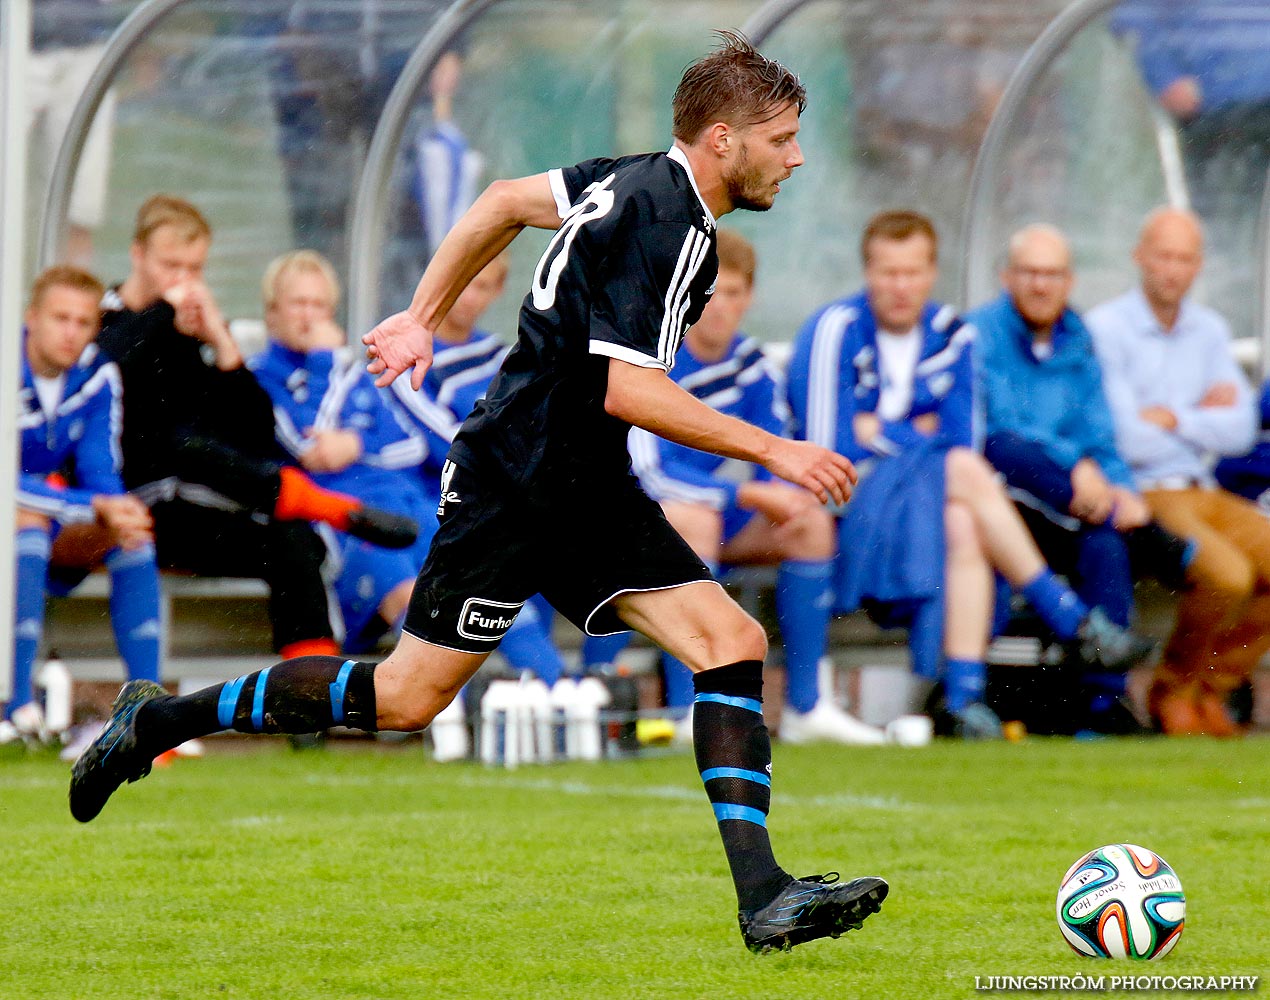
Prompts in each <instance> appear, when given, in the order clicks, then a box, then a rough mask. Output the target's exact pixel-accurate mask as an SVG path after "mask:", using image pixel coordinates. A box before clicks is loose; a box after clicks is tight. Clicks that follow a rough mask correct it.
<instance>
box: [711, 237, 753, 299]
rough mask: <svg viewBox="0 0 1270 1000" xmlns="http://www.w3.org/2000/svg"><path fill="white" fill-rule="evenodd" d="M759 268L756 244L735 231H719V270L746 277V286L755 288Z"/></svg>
mask: <svg viewBox="0 0 1270 1000" xmlns="http://www.w3.org/2000/svg"><path fill="white" fill-rule="evenodd" d="M757 267H758V256H757V255H756V254H755V253H754V244H753V243H751V242H750V241H749V240H747V239H746V238H745V237H744V236H742V235H741V234H740V233H738V232H737V231H736V230H735V229H720V230H719V270H720V271H722V270H723V269H724V268H727V270H729V271H736V272H737V273H738V274H742V275H744V276H745V281H746V284H748V285H750V287H753V286H754V272H755V270H756V269H757Z"/></svg>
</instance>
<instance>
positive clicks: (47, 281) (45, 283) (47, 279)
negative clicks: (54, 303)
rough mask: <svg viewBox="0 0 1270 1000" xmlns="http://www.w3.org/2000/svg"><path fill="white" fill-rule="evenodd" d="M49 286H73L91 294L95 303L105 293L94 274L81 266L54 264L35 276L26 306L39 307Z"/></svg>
mask: <svg viewBox="0 0 1270 1000" xmlns="http://www.w3.org/2000/svg"><path fill="white" fill-rule="evenodd" d="M50 288H73V289H75V291H77V292H85V293H87V294H88V295H91V296H92V297H93V301H94V302H97V303H100V302H101V297H102V296H103V295H105V294H106V287H105V285H103V284H102V283H101V282H100V281H99V280H98V279H97V276H96V275H93V274H90V273H89V272H87V271H85V270H84V269H83V268H82V267H71V266H70V265H69V264H54V265H53V266H52V267H49V268H45V269H44V270H43V271H41V272H40V273H39V274H38V275H37V276H36V278H35V281H34V282H32V284H31V300H30V303H29V305H28V308H30V309H37V308H39V306H40V303H41V302H43V301H44V296H45V295H46V294H48V291H49V289H50Z"/></svg>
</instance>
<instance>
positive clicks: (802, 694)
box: [776, 559, 833, 713]
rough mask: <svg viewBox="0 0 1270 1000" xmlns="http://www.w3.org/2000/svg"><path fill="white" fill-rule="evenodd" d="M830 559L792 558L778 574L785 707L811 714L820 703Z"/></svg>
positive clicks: (831, 564) (828, 603) (777, 610)
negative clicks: (821, 663)
mask: <svg viewBox="0 0 1270 1000" xmlns="http://www.w3.org/2000/svg"><path fill="white" fill-rule="evenodd" d="M832 574H833V562H832V560H829V559H817V560H803V559H791V560H788V561H786V562H783V563H781V565H780V568H779V569H778V570H777V571H776V617H777V620H778V621H779V622H780V628H781V641H782V642H783V643H784V646H785V704H786V705H787V706H789V707H790V708H792V709H793V710H794V711H795V712H802V713H806V712H810V711H811V710H812V709H813V708H815V707H816V703H817V702H818V701H819V700H820V659H821V657H823V656H824V655H825V647H826V644H827V642H828V638H829V612H830V603H831V602H832V599H833V595H832V594H831V592H830V577H831V576H832Z"/></svg>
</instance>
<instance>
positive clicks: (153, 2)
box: [37, 0, 191, 268]
mask: <svg viewBox="0 0 1270 1000" xmlns="http://www.w3.org/2000/svg"><path fill="white" fill-rule="evenodd" d="M190 2H191V0H145V3H142V4H141V5H140V6H139V7H137V8H136V9H135V10H134V11H133V12H132V13H131V14H129V15H128V17H127V18H125V19H124V21H123V23H122V24H120V25H119V27H118V28H117V29H116V30H115V33H114V34H113V35H111V36H110V39H109V40H108V41H107V43H106V50H105V51H104V52H103V53H102V56H101V61H100V62H98V63H97V67H96V68H95V69H94V70H93V74H92V76H91V77H89V79H88V84H87V86H85V87H84V92H83V93H82V94H81V95H80V98H79V101H78V102H76V104H75V110H74V111H73V112H71V119H70V122H69V123H68V124H67V126H66V137H65V138H64V139H63V140H62V145H61V147H60V148H59V149H58V151H57V159H56V160H55V161H54V163H53V172H52V174H51V176H50V177H49V188H48V197H47V199H46V201H45V207H44V222H43V224H42V225H41V227H40V243H39V253H38V258H37V259H38V262H39V263H38V266H39V267H41V268H44V267H48V266H49V265H50V264H52V263H53V262H54V261H55V260H57V258H58V257H59V256H60V254H61V250H62V240H63V239H64V238H65V236H66V214H67V211H68V209H69V207H70V201H71V185H72V184H74V183H75V171H76V170H77V169H78V168H79V158H80V154H81V153H83V151H84V142H85V140H86V139H87V138H88V129H89V127H90V126H91V125H92V123H93V117H94V116H95V115H96V114H97V109H98V108H99V107H100V106H101V102H102V99H103V98H104V97H105V96H106V91H108V90H109V89H110V87H111V84H113V83H114V82H115V76H116V75H117V74H118V73H119V68H120V67H121V66H122V65H123V62H124V60H125V59H127V58H128V56H129V55H131V54H132V50H133V49H135V48H136V47H137V46H138V45H140V44H141V43H142V42H143V41H144V40H145V38H146V36H147V35H148V34H149V33H150V31H151V29H152V28H153V27H154V26H155V25H156V24H158V23H159V22H160V21H162V20H163V19H164V18H165V17H167V16H168V14H169V13H170V12H171V11H173V10H175V9H176V8H177V7H180V6H183V5H184V4H187V3H190Z"/></svg>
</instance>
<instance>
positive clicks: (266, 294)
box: [260, 250, 340, 309]
mask: <svg viewBox="0 0 1270 1000" xmlns="http://www.w3.org/2000/svg"><path fill="white" fill-rule="evenodd" d="M289 274H320V275H322V277H324V278H325V279H326V280H327V283H328V284H329V285H330V286H331V298H332V302H331V306H332V307H334V306H337V305H339V301H340V279H339V275H337V274H336V273H335V268H334V267H333V266H332V264H331V262H330V261H329V260H327V259H326V258H325V257H323V256H322V255H321V254H320V253H318V252H317V251H316V250H292V251H291V252H290V253H284V254H283V255H282V256H280V257H275V258H274V259H273V260H271V261H270V262H269V265H268V266H267V267H266V268H265V275H264V278H262V279H261V281H260V295H261V298H263V299H264V303H265V308H266V309H269V308H272V306H273V304H274V303H275V302H277V301H278V287H279V286H280V285H281V284H282V279H283V278H285V277H286V276H287V275H289Z"/></svg>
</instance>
